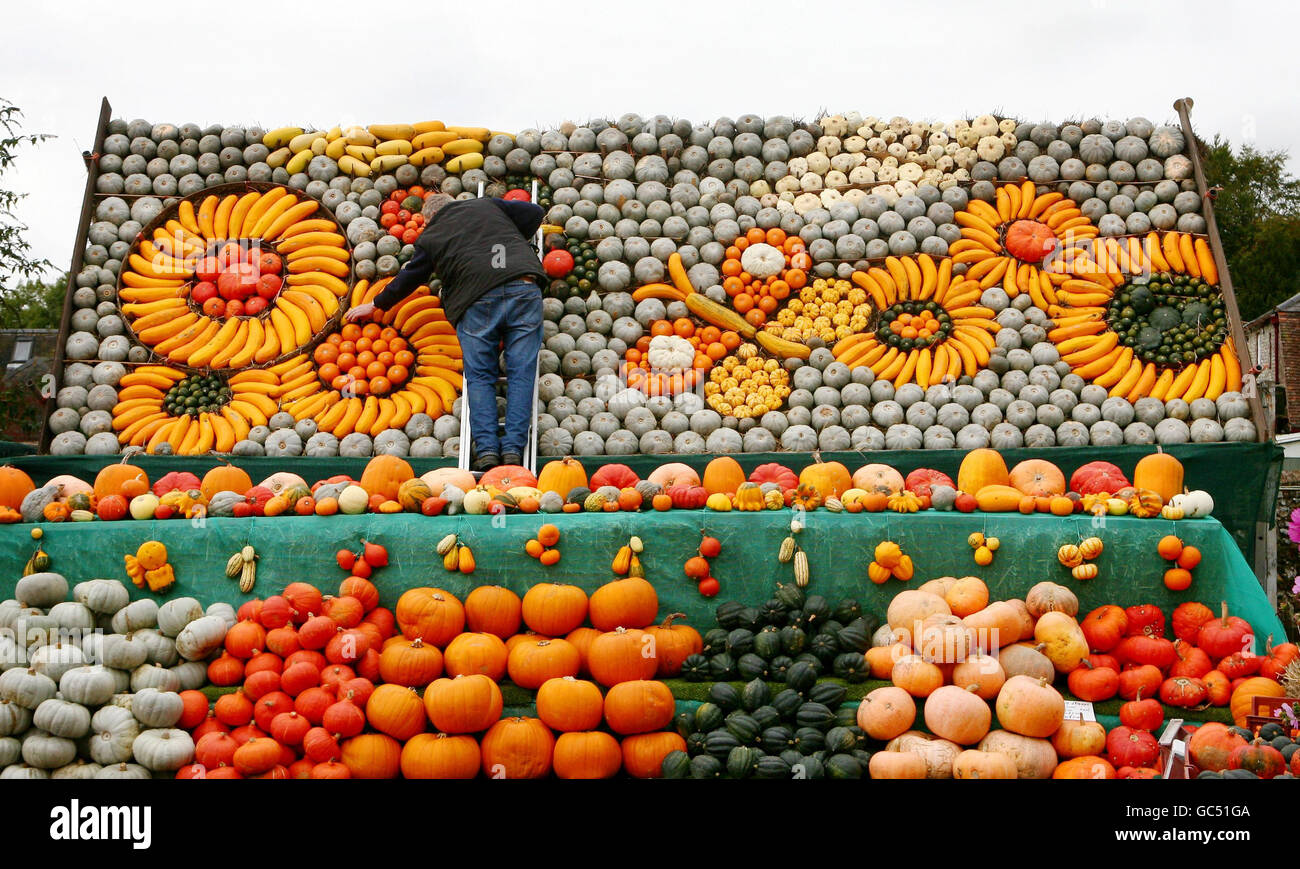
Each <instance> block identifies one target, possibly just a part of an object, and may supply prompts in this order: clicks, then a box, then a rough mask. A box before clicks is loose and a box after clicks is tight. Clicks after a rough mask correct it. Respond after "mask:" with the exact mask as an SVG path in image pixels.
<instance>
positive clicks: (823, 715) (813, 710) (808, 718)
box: [794, 701, 835, 730]
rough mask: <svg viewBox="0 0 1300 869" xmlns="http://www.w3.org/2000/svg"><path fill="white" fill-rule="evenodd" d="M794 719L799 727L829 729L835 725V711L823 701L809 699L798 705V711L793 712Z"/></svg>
mask: <svg viewBox="0 0 1300 869" xmlns="http://www.w3.org/2000/svg"><path fill="white" fill-rule="evenodd" d="M794 721H795V724H797V725H798V726H799V727H816V728H817V729H818V730H829V729H830V728H831V727H833V726H834V725H835V713H834V712H832V711H831V710H830V708H829V707H827V706H826V704H824V703H816V702H812V701H809V702H807V703H805V704H804V705H802V706H800V707H799V711H798V712H796V713H795V716H794Z"/></svg>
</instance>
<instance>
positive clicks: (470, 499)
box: [464, 486, 492, 516]
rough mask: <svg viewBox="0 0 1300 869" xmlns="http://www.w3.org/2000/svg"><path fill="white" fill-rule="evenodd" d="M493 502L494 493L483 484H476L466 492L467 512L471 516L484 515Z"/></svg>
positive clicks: (465, 504) (465, 503)
mask: <svg viewBox="0 0 1300 869" xmlns="http://www.w3.org/2000/svg"><path fill="white" fill-rule="evenodd" d="M491 504H492V493H491V492H489V491H488V490H487V489H486V488H484V487H483V486H475V487H474V488H473V489H470V490H469V491H468V492H466V493H465V501H464V506H465V512H466V513H468V514H470V515H471V516H482V515H483V514H484V513H486V512H487V511H488V507H489V506H490V505H491Z"/></svg>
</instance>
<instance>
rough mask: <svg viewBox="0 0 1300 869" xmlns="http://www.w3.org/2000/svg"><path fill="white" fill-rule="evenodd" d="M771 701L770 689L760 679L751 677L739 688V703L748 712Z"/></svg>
mask: <svg viewBox="0 0 1300 869" xmlns="http://www.w3.org/2000/svg"><path fill="white" fill-rule="evenodd" d="M771 702H772V689H771V688H769V687H767V683H766V682H764V681H763V680H762V679H751V680H750V681H749V682H747V683H746V684H745V687H744V688H742V689H741V690H740V705H741V707H743V708H744V709H745V710H746V711H748V712H752V711H753V710H755V709H757V708H759V707H760V706H766V705H767V704H768V703H771Z"/></svg>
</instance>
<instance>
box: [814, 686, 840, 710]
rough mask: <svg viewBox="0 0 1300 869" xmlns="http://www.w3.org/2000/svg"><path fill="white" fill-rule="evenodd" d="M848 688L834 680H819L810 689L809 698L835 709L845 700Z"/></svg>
mask: <svg viewBox="0 0 1300 869" xmlns="http://www.w3.org/2000/svg"><path fill="white" fill-rule="evenodd" d="M847 694H848V689H847V688H845V687H844V686H843V685H837V684H836V683H834V682H818V683H817V684H816V685H814V686H812V688H811V689H810V690H809V691H808V699H809V700H811V701H813V702H815V703H821V704H823V705H825V706H828V707H830V708H831V709H835V708H836V707H838V706H839V705H840V704H841V703H843V702H844V697H845V695H847Z"/></svg>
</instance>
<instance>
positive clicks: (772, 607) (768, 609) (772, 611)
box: [758, 598, 788, 627]
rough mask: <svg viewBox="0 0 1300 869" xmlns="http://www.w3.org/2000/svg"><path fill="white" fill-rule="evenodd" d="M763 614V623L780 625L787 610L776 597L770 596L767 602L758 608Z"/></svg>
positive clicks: (783, 621) (783, 622)
mask: <svg viewBox="0 0 1300 869" xmlns="http://www.w3.org/2000/svg"><path fill="white" fill-rule="evenodd" d="M758 611H759V612H760V613H761V614H762V616H763V624H765V625H775V626H776V627H780V626H781V625H783V624H785V614H786V613H787V612H788V610H787V608H786V605H785V604H783V603H781V602H780V601H779V600H777V599H776V598H772V599H771V600H769V601H768V602H767V603H765V604H763V605H762V606H761V607H759V608H758Z"/></svg>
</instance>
